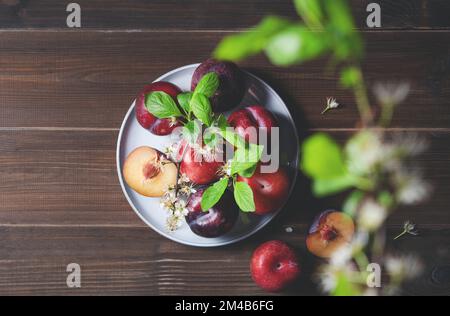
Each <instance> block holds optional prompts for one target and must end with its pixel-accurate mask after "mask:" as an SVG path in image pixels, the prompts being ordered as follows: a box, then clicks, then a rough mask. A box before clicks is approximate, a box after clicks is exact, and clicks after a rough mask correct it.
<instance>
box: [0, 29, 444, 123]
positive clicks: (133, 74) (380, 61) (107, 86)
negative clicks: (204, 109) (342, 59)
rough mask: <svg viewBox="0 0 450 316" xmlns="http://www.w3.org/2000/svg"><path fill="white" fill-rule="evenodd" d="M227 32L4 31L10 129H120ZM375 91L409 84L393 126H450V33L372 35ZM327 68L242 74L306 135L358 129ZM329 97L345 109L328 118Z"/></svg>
mask: <svg viewBox="0 0 450 316" xmlns="http://www.w3.org/2000/svg"><path fill="white" fill-rule="evenodd" d="M226 34H228V33H223V32H195V33H192V32H164V33H160V32H131V33H130V32H113V33H111V32H103V31H80V32H79V31H61V32H52V31H31V32H23V31H2V32H1V33H0V126H3V127H48V126H52V127H89V128H118V127H119V126H120V124H121V121H122V119H123V117H124V115H125V113H126V111H127V110H128V107H129V106H130V104H131V102H132V101H133V99H134V96H135V95H136V94H137V93H138V91H139V90H140V89H141V87H142V86H143V85H144V84H145V83H148V82H151V81H152V80H154V79H155V78H157V77H159V76H160V75H161V74H163V73H165V72H167V71H169V70H171V69H174V68H176V67H179V66H182V65H186V64H191V63H195V62H200V61H202V60H204V59H206V58H207V57H208V56H209V55H210V53H211V51H212V50H213V49H214V47H215V45H216V43H217V42H218V41H219V40H220V39H221V38H222V37H223V36H225V35H226ZM365 37H366V40H367V58H366V60H365V62H364V68H365V70H366V74H367V77H368V78H367V79H368V82H369V84H373V83H374V82H375V81H379V80H381V81H386V80H394V81H396V80H397V81H399V80H409V81H410V83H411V87H412V90H411V95H410V97H409V99H408V101H407V103H406V104H404V105H403V106H400V107H399V108H398V111H397V115H396V116H395V119H394V122H393V126H395V127H403V128H407V127H414V128H448V126H450V125H449V124H450V108H449V107H448V99H449V97H450V81H449V78H450V76H449V72H450V59H449V56H450V54H449V52H450V31H449V32H447V31H444V32H431V33H428V32H396V31H394V32H369V33H365ZM326 64H327V61H326V60H320V61H315V62H312V63H307V64H305V65H304V66H298V67H290V68H277V67H274V66H270V65H269V63H268V62H267V61H266V59H265V58H264V57H256V58H252V59H250V60H248V61H246V62H244V63H243V64H242V65H243V67H244V68H245V69H248V70H250V71H251V72H254V73H255V74H257V75H259V76H261V77H262V78H264V79H265V80H266V81H268V82H269V83H270V84H271V85H272V86H273V87H274V88H275V89H276V90H277V91H278V92H279V93H280V95H281V96H282V97H283V98H284V99H285V101H286V102H287V104H288V106H289V107H290V109H291V111H292V112H293V113H294V114H295V116H296V117H297V122H299V124H301V125H302V128H305V127H318V128H342V127H353V126H355V124H356V121H357V119H358V115H357V112H356V110H355V106H354V103H353V102H354V101H353V100H354V99H353V97H352V96H351V94H350V92H349V91H345V90H342V89H340V87H339V84H338V78H337V75H335V74H331V73H326V72H325V71H324V68H325V66H326ZM327 96H334V97H336V98H337V99H338V101H339V102H340V103H341V104H342V105H343V107H342V108H341V109H339V110H337V111H334V112H330V113H329V114H328V115H325V116H323V115H321V114H320V112H321V111H322V109H323V107H324V103H325V98H326V97H327Z"/></svg>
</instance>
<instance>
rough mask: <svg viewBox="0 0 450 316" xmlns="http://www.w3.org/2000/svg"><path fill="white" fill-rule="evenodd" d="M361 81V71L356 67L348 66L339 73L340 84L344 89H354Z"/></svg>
mask: <svg viewBox="0 0 450 316" xmlns="http://www.w3.org/2000/svg"><path fill="white" fill-rule="evenodd" d="M361 81H362V78H361V71H360V70H359V69H358V68H357V67H354V66H350V67H346V68H344V69H343V70H342V71H341V78H340V83H341V85H342V86H343V87H344V88H348V89H350V88H354V87H356V86H357V85H358V84H359V83H360V82H361Z"/></svg>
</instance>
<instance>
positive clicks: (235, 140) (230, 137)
mask: <svg viewBox="0 0 450 316" xmlns="http://www.w3.org/2000/svg"><path fill="white" fill-rule="evenodd" d="M220 135H221V136H222V137H223V138H224V139H225V140H226V141H227V142H229V143H230V144H231V145H233V146H234V147H237V148H245V146H246V143H245V140H244V139H243V138H242V137H241V136H239V135H238V134H236V133H235V132H234V131H233V129H232V128H228V129H225V130H221V131H220Z"/></svg>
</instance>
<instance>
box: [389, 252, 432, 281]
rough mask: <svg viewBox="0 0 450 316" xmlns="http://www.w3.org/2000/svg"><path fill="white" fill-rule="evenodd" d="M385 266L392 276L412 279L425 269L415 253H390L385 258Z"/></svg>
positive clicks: (400, 278)
mask: <svg viewBox="0 0 450 316" xmlns="http://www.w3.org/2000/svg"><path fill="white" fill-rule="evenodd" d="M384 264H385V267H386V270H387V271H388V273H389V274H390V275H391V277H393V278H396V279H399V280H403V279H404V280H411V279H414V278H415V277H417V276H418V275H419V274H420V273H422V271H423V264H422V262H421V261H420V260H419V259H418V258H417V257H416V256H414V255H411V254H408V255H401V256H393V255H389V256H387V257H386V259H385V263H384Z"/></svg>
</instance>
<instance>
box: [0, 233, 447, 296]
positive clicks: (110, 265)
mask: <svg viewBox="0 0 450 316" xmlns="http://www.w3.org/2000/svg"><path fill="white" fill-rule="evenodd" d="M271 227H272V229H271V230H267V229H265V230H263V231H262V232H260V233H258V234H257V236H255V237H252V238H250V239H248V240H246V241H243V242H240V243H238V244H236V245H232V246H227V247H221V248H217V249H205V248H193V247H187V246H183V245H179V244H176V243H174V242H171V241H169V240H166V239H164V238H163V237H160V236H159V235H157V234H154V233H152V232H151V231H150V230H149V229H147V228H111V227H96V228H92V227H91V228H89V227H81V226H80V227H77V228H72V229H70V230H69V229H66V228H62V227H39V228H33V227H11V228H7V229H5V228H2V229H1V230H0V246H1V247H0V249H1V250H0V254H1V256H2V260H1V261H0V294H2V295H13V294H15V295H25V294H40V295H61V294H66V295H67V294H71V295H107V294H110V295H119V294H120V295H157V294H160V295H185V294H186V293H189V295H263V294H267V293H264V292H263V291H261V290H260V289H258V288H257V287H256V285H255V284H254V283H253V281H252V280H251V277H250V275H249V259H250V257H251V253H252V251H253V250H254V249H255V248H256V247H257V246H258V245H259V244H260V243H261V242H263V241H265V240H267V239H281V240H284V241H286V242H288V243H290V244H291V245H292V246H293V247H294V248H295V249H296V250H297V252H298V254H299V257H300V260H301V264H302V272H303V276H302V278H301V279H300V280H299V281H298V283H296V285H295V286H294V287H293V288H291V289H289V290H286V291H285V292H283V293H282V294H295V295H314V294H317V293H318V292H317V289H316V287H315V285H314V283H312V281H311V278H312V272H313V271H314V269H315V268H316V267H318V266H319V265H320V263H321V262H320V261H318V260H317V259H315V258H313V257H312V256H311V255H309V254H308V253H307V251H306V249H305V231H306V227H301V228H298V227H296V228H294V231H293V232H292V233H287V232H286V231H285V230H284V229H282V228H281V227H279V228H277V229H274V226H273V225H272V226H271ZM398 230H399V229H398V228H397V229H391V230H389V231H388V235H389V236H390V237H392V236H394V235H395V234H396V233H397V232H398ZM421 232H422V236H419V237H406V238H403V239H401V240H398V241H396V242H395V243H394V242H390V244H391V247H392V248H394V249H397V252H398V251H402V252H411V251H414V252H416V253H418V254H419V255H420V256H421V258H422V259H423V260H424V262H425V264H426V269H425V272H424V274H423V275H422V277H421V278H420V279H418V280H417V281H415V282H413V283H411V284H409V285H408V286H407V287H406V291H405V294H416V295H432V294H434V295H449V294H450V292H449V288H448V284H447V285H445V284H444V285H442V284H439V283H436V281H434V280H433V279H432V278H431V273H432V271H433V269H435V268H436V267H440V266H442V265H444V264H448V261H449V259H450V257H449V256H450V254H449V252H448V248H449V246H450V230H449V229H429V228H426V229H422V230H421ZM73 262H74V263H78V264H79V265H80V266H81V288H78V289H69V288H68V287H67V286H66V278H67V275H68V273H67V272H66V266H67V265H68V264H69V263H73Z"/></svg>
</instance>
